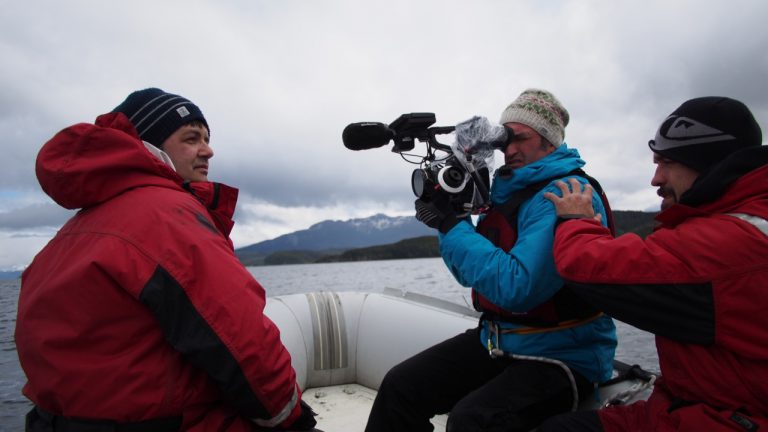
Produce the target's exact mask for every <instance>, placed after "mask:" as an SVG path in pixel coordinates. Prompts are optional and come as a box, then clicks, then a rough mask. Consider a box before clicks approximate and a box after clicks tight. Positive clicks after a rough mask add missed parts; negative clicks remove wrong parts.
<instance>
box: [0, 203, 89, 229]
mask: <svg viewBox="0 0 768 432" xmlns="http://www.w3.org/2000/svg"><path fill="white" fill-rule="evenodd" d="M74 214H75V212H74V211H71V210H66V209H64V208H62V207H59V206H58V205H56V204H53V203H41V204H33V205H29V206H26V207H22V208H17V209H13V210H9V211H5V212H0V230H5V231H15V230H29V229H40V228H58V227H60V226H62V225H63V224H64V222H66V221H67V219H69V218H71V217H72V216H73V215H74Z"/></svg>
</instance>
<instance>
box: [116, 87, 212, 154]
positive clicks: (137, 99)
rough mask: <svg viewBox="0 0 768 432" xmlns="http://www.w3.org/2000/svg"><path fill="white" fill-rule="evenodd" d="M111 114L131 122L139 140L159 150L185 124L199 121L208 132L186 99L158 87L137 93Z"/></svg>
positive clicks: (199, 115)
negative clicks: (121, 114)
mask: <svg viewBox="0 0 768 432" xmlns="http://www.w3.org/2000/svg"><path fill="white" fill-rule="evenodd" d="M112 112H121V113H123V114H125V115H126V117H128V120H130V121H131V123H133V126H134V127H135V128H136V131H137V132H138V133H139V137H140V138H141V139H142V140H144V141H146V142H148V143H150V144H152V145H153V146H155V147H157V148H160V147H162V145H163V143H164V142H165V140H166V139H168V137H169V136H171V135H172V134H173V133H174V132H176V131H177V130H178V129H179V128H180V127H182V126H184V125H185V124H189V123H192V122H196V121H199V122H201V123H203V124H204V125H205V128H206V129H208V133H210V128H209V127H208V122H206V121H205V117H203V113H202V111H200V108H198V107H197V105H195V104H193V103H192V102H190V101H189V99H186V98H183V97H181V96H178V95H175V94H170V93H166V92H164V91H163V90H160V89H159V88H148V89H144V90H138V91H135V92H133V93H131V94H130V95H128V97H127V98H126V99H125V100H124V101H123V103H121V104H120V105H118V106H117V107H115V109H114V110H112Z"/></svg>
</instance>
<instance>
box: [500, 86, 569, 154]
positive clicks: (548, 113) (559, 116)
mask: <svg viewBox="0 0 768 432" xmlns="http://www.w3.org/2000/svg"><path fill="white" fill-rule="evenodd" d="M569 119H570V117H569V115H568V111H567V110H566V109H565V107H563V105H562V104H561V103H560V101H558V100H557V98H555V96H554V95H552V93H550V92H548V91H546V90H540V89H528V90H526V91H524V92H522V93H521V94H520V96H518V97H517V99H515V100H514V101H513V102H512V103H511V104H509V106H508V107H507V108H506V109H505V110H504V112H503V113H501V120H499V123H501V124H505V123H521V124H524V125H526V126H528V127H530V128H531V129H533V130H535V131H536V132H538V133H539V134H540V135H541V136H543V137H544V138H546V139H547V141H549V142H551V143H552V144H554V146H555V147H559V146H560V144H562V143H563V140H564V139H565V127H566V126H568V120H569Z"/></svg>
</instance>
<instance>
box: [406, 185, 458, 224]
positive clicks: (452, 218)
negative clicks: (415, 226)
mask: <svg viewBox="0 0 768 432" xmlns="http://www.w3.org/2000/svg"><path fill="white" fill-rule="evenodd" d="M414 206H415V207H416V219H418V220H419V221H421V222H422V223H423V224H424V225H426V226H428V227H430V228H435V229H437V230H439V231H440V232H441V233H443V234H446V233H448V231H450V230H451V228H453V227H454V226H456V224H457V223H459V220H458V219H456V212H455V211H454V210H453V207H452V206H451V203H450V202H448V197H447V196H445V195H444V194H437V195H436V196H434V197H433V199H432V200H431V201H429V202H426V201H423V200H422V199H421V198H419V199H417V200H416V201H415V202H414Z"/></svg>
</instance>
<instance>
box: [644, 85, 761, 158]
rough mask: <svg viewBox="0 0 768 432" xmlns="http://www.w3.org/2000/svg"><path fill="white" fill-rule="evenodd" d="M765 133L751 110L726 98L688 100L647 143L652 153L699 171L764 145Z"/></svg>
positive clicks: (712, 97) (710, 97)
mask: <svg viewBox="0 0 768 432" xmlns="http://www.w3.org/2000/svg"><path fill="white" fill-rule="evenodd" d="M762 136H763V133H762V131H761V130H760V126H759V125H758V124H757V121H756V120H755V117H754V116H753V115H752V112H750V110H749V108H747V106H746V105H744V104H743V103H742V102H739V101H737V100H735V99H731V98H727V97H717V96H707V97H700V98H695V99H691V100H688V101H686V102H684V103H683V104H682V105H680V107H678V108H677V109H676V110H675V111H673V112H672V114H670V115H669V116H668V117H667V118H666V119H665V120H664V121H663V122H662V123H661V126H660V127H659V130H658V132H656V138H655V139H652V140H651V141H649V142H648V146H649V147H650V148H651V150H652V151H653V152H655V153H658V154H659V155H661V156H663V157H665V158H668V159H671V160H674V161H677V162H679V163H681V164H683V165H685V166H688V167H690V168H693V169H694V170H696V171H698V172H704V171H706V170H707V169H709V168H710V167H711V166H713V165H715V164H717V163H718V162H720V161H722V160H723V159H725V158H726V157H727V156H729V155H730V154H731V153H734V152H736V151H738V150H741V149H744V148H748V147H759V146H760V145H762V139H763V138H762Z"/></svg>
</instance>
